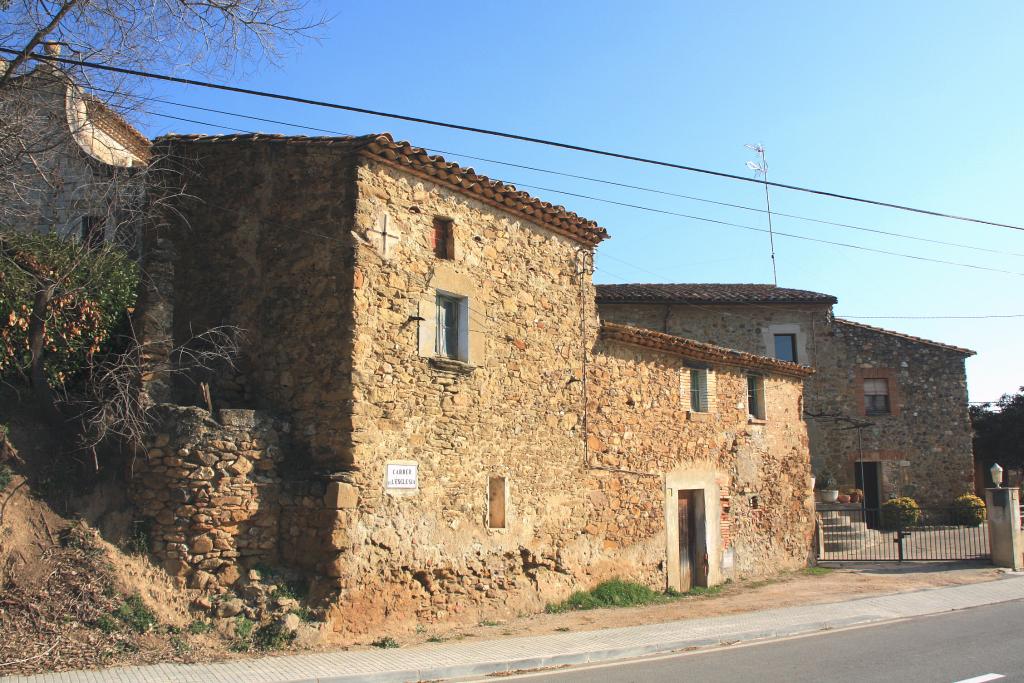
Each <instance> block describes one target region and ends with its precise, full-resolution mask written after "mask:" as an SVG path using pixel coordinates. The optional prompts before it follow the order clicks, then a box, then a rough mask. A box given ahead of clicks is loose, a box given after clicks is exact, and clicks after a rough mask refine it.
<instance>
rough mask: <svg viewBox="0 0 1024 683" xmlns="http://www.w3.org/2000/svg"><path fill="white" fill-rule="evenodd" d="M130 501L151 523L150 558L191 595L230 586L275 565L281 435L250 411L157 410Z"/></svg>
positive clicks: (138, 462) (269, 421)
mask: <svg viewBox="0 0 1024 683" xmlns="http://www.w3.org/2000/svg"><path fill="white" fill-rule="evenodd" d="M154 410H156V411H157V414H158V415H159V419H158V423H157V427H156V429H155V430H154V432H153V435H152V437H151V439H150V441H149V443H148V449H147V452H146V455H145V457H142V458H139V459H137V460H136V463H135V467H134V472H133V477H132V485H131V488H130V491H129V493H130V495H131V498H132V500H133V502H134V503H135V504H136V505H137V506H138V508H139V510H140V512H141V514H142V515H144V516H145V517H147V518H149V519H150V520H151V527H150V539H151V550H152V552H153V554H154V555H155V556H156V557H157V558H158V559H159V560H161V561H162V562H163V566H164V568H165V569H166V570H167V571H168V572H169V573H170V574H171V575H173V576H176V577H179V578H180V579H181V580H182V582H187V584H188V585H189V586H190V587H194V588H214V587H216V586H218V585H219V586H227V585H231V584H233V583H235V581H237V580H238V578H239V576H240V575H241V574H242V573H243V569H244V568H246V567H249V566H252V565H253V564H256V563H265V564H268V565H275V564H277V563H278V562H279V552H278V550H279V549H278V537H279V520H280V512H281V493H282V486H281V479H280V476H279V474H278V471H277V466H278V464H279V462H280V460H281V450H280V432H281V431H282V429H283V425H282V424H280V423H275V421H274V420H272V419H270V418H268V417H265V416H263V415H260V414H258V413H256V412H255V411H252V410H221V411H219V412H218V418H219V421H215V420H213V419H212V418H211V416H210V414H209V413H208V412H207V411H205V410H202V409H200V408H192V407H184V406H170V405H161V406H158V407H157V408H155V409H154Z"/></svg>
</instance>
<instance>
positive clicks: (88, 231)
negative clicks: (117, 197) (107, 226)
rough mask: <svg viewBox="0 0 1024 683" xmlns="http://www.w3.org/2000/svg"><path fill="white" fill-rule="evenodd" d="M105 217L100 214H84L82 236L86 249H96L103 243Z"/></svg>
mask: <svg viewBox="0 0 1024 683" xmlns="http://www.w3.org/2000/svg"><path fill="white" fill-rule="evenodd" d="M104 232H105V230H104V225H103V219H102V218H101V217H99V216H82V225H81V238H82V245H83V246H85V248H86V249H96V248H97V247H100V246H102V245H103V238H104Z"/></svg>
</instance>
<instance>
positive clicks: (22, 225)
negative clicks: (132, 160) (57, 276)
mask: <svg viewBox="0 0 1024 683" xmlns="http://www.w3.org/2000/svg"><path fill="white" fill-rule="evenodd" d="M70 94H71V93H70V91H69V87H68V80H67V78H66V77H65V76H64V75H62V74H61V73H60V72H59V71H57V70H55V69H53V68H52V67H50V66H49V65H42V66H39V67H38V68H36V69H35V71H33V72H32V73H30V74H26V75H25V76H21V77H18V78H17V79H15V80H13V81H12V82H11V83H10V85H9V87H6V88H5V89H4V91H3V93H2V95H0V117H3V118H6V119H9V120H10V121H12V122H13V123H12V125H13V126H14V127H15V128H16V129H17V133H18V135H19V137H21V138H22V139H23V140H26V141H28V145H29V147H30V148H33V149H34V153H33V154H32V156H31V159H28V158H26V159H22V160H21V162H22V163H21V164H20V165H18V166H13V167H11V168H8V169H5V170H4V177H5V180H6V181H7V182H8V183H9V184H10V185H11V186H12V187H11V188H10V189H8V190H7V191H5V192H4V193H2V194H0V198H2V199H3V200H4V201H5V202H6V204H7V205H6V206H5V207H4V209H3V211H2V212H0V216H2V218H3V220H4V223H5V224H4V226H2V227H5V228H12V229H14V230H18V231H24V232H28V231H34V232H39V233H43V234H50V233H53V234H57V235H60V236H62V237H68V236H71V237H73V238H77V236H78V234H79V231H80V229H81V226H82V218H83V217H85V216H97V217H100V218H107V217H111V218H115V219H117V220H121V219H122V217H121V216H118V215H117V206H116V205H112V203H111V200H112V195H114V194H115V193H114V192H113V191H112V187H113V186H116V185H118V184H120V185H127V184H128V183H129V181H127V180H126V179H124V178H127V177H130V175H131V173H130V172H129V171H126V170H125V169H118V168H115V167H113V166H108V165H106V164H104V163H102V162H101V161H99V160H98V159H95V158H93V157H90V156H89V155H88V154H87V153H85V152H84V151H83V149H82V147H81V146H79V143H78V142H76V140H75V136H74V135H73V132H78V133H81V132H82V131H81V130H80V129H76V130H75V131H73V130H72V128H71V127H70V126H71V125H77V124H74V123H73V122H72V121H70V120H69V115H70V114H71V113H72V111H69V109H71V110H73V104H74V103H75V102H78V103H79V104H81V99H80V98H73V99H72V98H70ZM84 139H85V138H84V137H83V141H84ZM104 141H105V142H109V144H111V145H113V146H116V147H120V146H119V145H117V144H116V143H115V142H114V141H113V140H109V139H108V138H105V139H104ZM121 149H122V150H123V149H124V148H123V147H121ZM115 174H117V176H118V177H119V178H122V179H119V180H118V181H117V182H116V183H115V181H113V180H112V178H113V177H114V176H115ZM123 191H124V190H122V192H123ZM108 223H109V224H110V225H108V226H107V231H106V235H105V237H106V238H107V239H114V238H115V237H118V238H121V239H126V238H127V236H126V235H125V234H123V233H124V232H125V230H126V228H125V229H123V230H122V234H120V235H115V228H114V223H115V221H113V220H112V221H108ZM130 246H133V247H134V244H131V245H130Z"/></svg>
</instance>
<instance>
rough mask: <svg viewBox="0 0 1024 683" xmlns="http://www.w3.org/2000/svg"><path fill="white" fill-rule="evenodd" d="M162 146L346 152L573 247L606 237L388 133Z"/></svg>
mask: <svg viewBox="0 0 1024 683" xmlns="http://www.w3.org/2000/svg"><path fill="white" fill-rule="evenodd" d="M153 142H154V144H165V143H196V144H199V143H202V144H213V143H254V144H255V143H261V144H264V143H265V144H273V143H277V144H313V145H333V146H337V147H342V148H346V149H348V150H351V151H353V152H356V153H358V154H361V155H364V156H367V157H370V158H373V159H374V160H376V161H379V162H382V163H385V164H388V165H390V166H393V167H395V168H399V169H401V170H402V171H405V172H407V173H412V174H414V175H417V176H420V177H421V178H424V179H426V180H429V181H431V182H435V183H438V184H440V185H445V186H447V187H449V188H451V189H453V190H455V191H457V192H461V193H463V194H466V195H469V196H471V197H473V198H474V199H477V200H478V201H481V202H484V203H485V204H489V205H491V206H494V207H497V208H500V209H503V210H505V211H508V212H510V213H514V214H517V215H519V216H522V217H523V218H525V219H526V220H529V221H531V222H534V223H537V224H538V225H542V226H544V227H546V228H548V229H550V230H553V231H554V232H557V233H559V234H562V235H565V236H566V237H570V238H572V239H574V240H576V241H578V242H582V243H584V244H587V245H589V246H594V245H596V244H597V243H598V242H600V241H601V240H603V239H606V238H607V237H608V232H607V231H606V230H605V229H604V228H602V227H601V226H599V225H598V224H597V223H596V222H594V221H591V220H588V219H586V218H583V217H582V216H579V215H577V214H576V213H574V212H572V211H569V210H568V209H566V208H565V207H564V206H557V205H554V204H550V203H548V202H545V201H542V200H540V199H537V198H536V197H533V196H531V195H529V194H527V193H526V192H523V191H522V190H518V189H516V187H515V186H514V185H509V184H507V183H503V182H501V181H499V180H492V179H491V178H488V177H487V176H483V175H480V174H478V173H477V172H476V171H474V170H473V169H472V168H465V167H462V166H459V165H458V164H455V163H452V162H450V161H446V160H445V159H444V157H441V156H438V155H431V154H428V153H427V151H426V150H424V149H422V148H420V147H413V146H412V145H411V144H409V143H408V142H396V141H395V140H394V138H392V137H391V135H390V134H389V133H381V134H373V135H363V136H358V137H352V136H350V137H345V136H337V137H335V136H319V137H311V136H305V135H270V134H265V133H246V134H231V135H175V134H171V135H164V136H162V137H160V138H157V139H156V140H154V141H153Z"/></svg>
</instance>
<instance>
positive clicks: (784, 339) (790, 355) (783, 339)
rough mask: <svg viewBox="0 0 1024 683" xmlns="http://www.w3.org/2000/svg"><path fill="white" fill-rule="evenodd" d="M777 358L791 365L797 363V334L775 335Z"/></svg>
mask: <svg viewBox="0 0 1024 683" xmlns="http://www.w3.org/2000/svg"><path fill="white" fill-rule="evenodd" d="M775 357H776V358H778V359H779V360H786V361H789V362H790V363H796V362H797V357H796V335H795V334H777V335H775Z"/></svg>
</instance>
